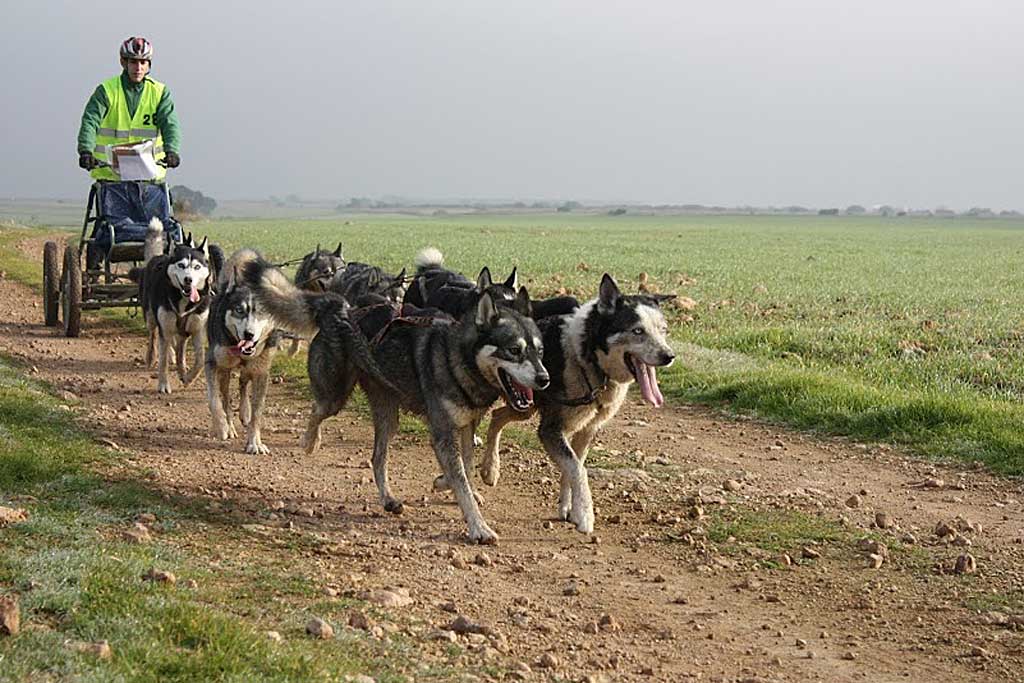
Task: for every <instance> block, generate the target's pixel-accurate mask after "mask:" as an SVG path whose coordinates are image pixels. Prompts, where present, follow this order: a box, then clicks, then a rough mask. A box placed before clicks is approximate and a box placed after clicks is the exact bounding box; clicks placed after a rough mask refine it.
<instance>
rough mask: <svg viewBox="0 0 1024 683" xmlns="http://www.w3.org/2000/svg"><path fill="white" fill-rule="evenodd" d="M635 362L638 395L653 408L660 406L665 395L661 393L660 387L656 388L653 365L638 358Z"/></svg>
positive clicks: (656, 382)
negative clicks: (638, 386) (638, 388)
mask: <svg viewBox="0 0 1024 683" xmlns="http://www.w3.org/2000/svg"><path fill="white" fill-rule="evenodd" d="M635 362H636V365H637V373H636V374H637V375H639V377H638V378H637V380H638V381H639V382H640V395H641V396H643V397H644V400H645V401H647V402H648V403H650V404H651V405H652V406H654V407H655V408H660V407H661V406H662V405H664V403H665V397H664V396H662V395H661V389H659V388H658V376H657V375H656V374H655V372H654V366H653V365H647V364H646V363H642V362H640V361H639V360H636V361H635Z"/></svg>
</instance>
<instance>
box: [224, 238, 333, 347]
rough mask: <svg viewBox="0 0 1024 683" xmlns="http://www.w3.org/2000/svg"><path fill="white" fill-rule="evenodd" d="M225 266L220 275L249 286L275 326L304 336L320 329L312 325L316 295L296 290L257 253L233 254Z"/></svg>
mask: <svg viewBox="0 0 1024 683" xmlns="http://www.w3.org/2000/svg"><path fill="white" fill-rule="evenodd" d="M227 265H228V267H227V268H225V273H224V274H225V275H226V276H227V277H229V278H234V279H235V280H238V281H241V282H244V283H245V284H246V285H248V286H249V287H251V288H252V290H253V292H255V294H256V297H257V298H258V299H259V300H260V303H261V304H263V306H264V307H265V308H266V309H267V311H268V312H269V313H270V315H272V316H273V317H274V322H275V324H276V325H277V326H278V327H282V328H284V329H286V330H289V331H291V332H297V333H299V334H304V335H307V336H308V335H313V334H316V332H317V330H319V329H320V328H319V326H318V325H317V322H316V313H317V299H318V298H319V295H317V294H314V293H313V292H307V291H304V290H301V289H299V288H298V287H296V286H295V285H294V284H293V283H292V282H291V281H290V280H289V279H288V278H286V277H285V276H284V273H282V272H281V271H280V270H279V269H278V268H276V267H275V266H274V265H272V264H271V263H269V262H268V261H266V260H265V259H264V258H263V257H262V256H260V254H259V253H258V252H256V251H254V250H252V249H241V250H239V251H236V252H235V253H234V254H232V255H231V259H230V260H229V262H228V264H227ZM338 299H339V300H340V301H342V302H344V299H341V297H338Z"/></svg>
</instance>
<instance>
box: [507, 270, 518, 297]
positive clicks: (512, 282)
mask: <svg viewBox="0 0 1024 683" xmlns="http://www.w3.org/2000/svg"><path fill="white" fill-rule="evenodd" d="M516 270H517V268H516V267H515V266H513V267H512V274H511V275H509V276H508V279H507V280H505V286H506V287H508V288H509V289H511V290H512V291H513V292H514V291H516V290H517V289H519V276H518V275H516Z"/></svg>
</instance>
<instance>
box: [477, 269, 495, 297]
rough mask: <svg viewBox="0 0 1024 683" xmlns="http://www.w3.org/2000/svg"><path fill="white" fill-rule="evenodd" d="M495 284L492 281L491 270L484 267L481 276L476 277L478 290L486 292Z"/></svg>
mask: <svg viewBox="0 0 1024 683" xmlns="http://www.w3.org/2000/svg"><path fill="white" fill-rule="evenodd" d="M492 284H493V282H492V281H491V269H490V268H488V267H487V266H484V267H483V269H482V270H481V271H480V274H479V275H477V277H476V288H477V289H478V290H480V291H481V292H484V291H486V290H487V289H488V288H489V287H490V286H491V285H492Z"/></svg>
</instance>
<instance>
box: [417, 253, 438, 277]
mask: <svg viewBox="0 0 1024 683" xmlns="http://www.w3.org/2000/svg"><path fill="white" fill-rule="evenodd" d="M413 263H414V264H415V265H416V274H417V275H419V274H420V273H422V272H424V271H426V270H431V269H433V268H440V267H441V266H442V265H444V254H442V253H441V250H440V249H438V248H437V247H427V248H425V249H421V250H420V253H418V254H416V258H415V259H413Z"/></svg>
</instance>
